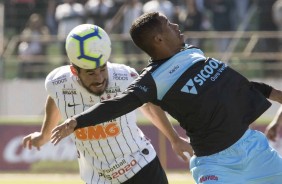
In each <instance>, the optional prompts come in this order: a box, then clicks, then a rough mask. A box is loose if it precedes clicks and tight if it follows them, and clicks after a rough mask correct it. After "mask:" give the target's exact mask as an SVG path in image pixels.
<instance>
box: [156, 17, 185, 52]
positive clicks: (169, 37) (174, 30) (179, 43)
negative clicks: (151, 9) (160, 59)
mask: <svg viewBox="0 0 282 184" xmlns="http://www.w3.org/2000/svg"><path fill="white" fill-rule="evenodd" d="M159 20H160V21H161V23H162V33H161V35H162V38H163V40H164V42H165V44H166V45H167V47H169V48H171V50H172V51H174V50H175V51H177V52H178V51H179V50H180V49H181V48H183V45H184V44H185V42H184V35H183V34H181V31H180V30H179V25H178V24H174V23H171V22H170V21H169V20H168V19H167V18H166V16H164V15H162V14H161V15H160V16H159Z"/></svg>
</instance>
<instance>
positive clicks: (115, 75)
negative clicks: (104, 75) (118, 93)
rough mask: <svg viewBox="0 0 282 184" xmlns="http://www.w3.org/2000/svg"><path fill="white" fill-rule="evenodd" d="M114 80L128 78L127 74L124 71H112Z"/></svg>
mask: <svg viewBox="0 0 282 184" xmlns="http://www.w3.org/2000/svg"><path fill="white" fill-rule="evenodd" d="M113 79H114V80H128V75H127V74H126V73H113Z"/></svg>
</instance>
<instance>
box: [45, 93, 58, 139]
mask: <svg viewBox="0 0 282 184" xmlns="http://www.w3.org/2000/svg"><path fill="white" fill-rule="evenodd" d="M60 120H61V115H60V111H59V109H58V108H57V106H56V103H55V102H54V100H53V99H52V98H51V97H50V96H48V97H47V100H46V104H45V115H44V120H43V124H42V126H41V133H42V136H43V137H44V138H45V139H48V140H49V139H50V137H51V131H52V130H53V129H54V128H55V127H56V126H57V125H58V123H59V121H60Z"/></svg>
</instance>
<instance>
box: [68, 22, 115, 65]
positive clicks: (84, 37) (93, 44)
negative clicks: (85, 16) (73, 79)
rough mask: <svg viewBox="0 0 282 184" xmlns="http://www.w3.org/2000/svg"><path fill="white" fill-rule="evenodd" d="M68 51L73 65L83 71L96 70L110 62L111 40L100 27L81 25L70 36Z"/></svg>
mask: <svg viewBox="0 0 282 184" xmlns="http://www.w3.org/2000/svg"><path fill="white" fill-rule="evenodd" d="M66 51H67V56H68V58H69V59H70V62H71V63H73V64H75V65H77V66H78V67H80V68H83V69H95V68H97V67H100V66H102V65H104V64H105V63H106V62H107V61H108V59H109V57H110V54H111V40H110V38H109V36H108V34H107V33H106V32H105V31H104V30H103V29H102V28H100V27H99V26H96V25H93V24H81V25H79V26H77V27H75V28H73V29H72V30H71V32H70V33H69V34H68V36H67V38H66Z"/></svg>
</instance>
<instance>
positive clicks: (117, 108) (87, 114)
mask: <svg viewBox="0 0 282 184" xmlns="http://www.w3.org/2000/svg"><path fill="white" fill-rule="evenodd" d="M141 105H142V103H141V102H140V101H139V99H138V98H137V97H136V96H135V95H134V94H131V95H126V94H123V95H121V96H119V97H116V98H114V99H111V100H106V101H103V102H100V103H98V104H96V105H94V106H92V107H90V108H89V109H88V110H86V111H84V112H83V113H81V114H79V115H76V116H74V117H73V118H74V119H75V120H76V121H77V125H76V127H75V129H78V128H83V127H88V126H95V125H97V124H100V123H103V122H106V121H109V120H112V119H115V118H117V117H120V116H122V115H124V114H126V113H128V112H131V111H132V110H135V109H136V108H138V107H139V106H141Z"/></svg>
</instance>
